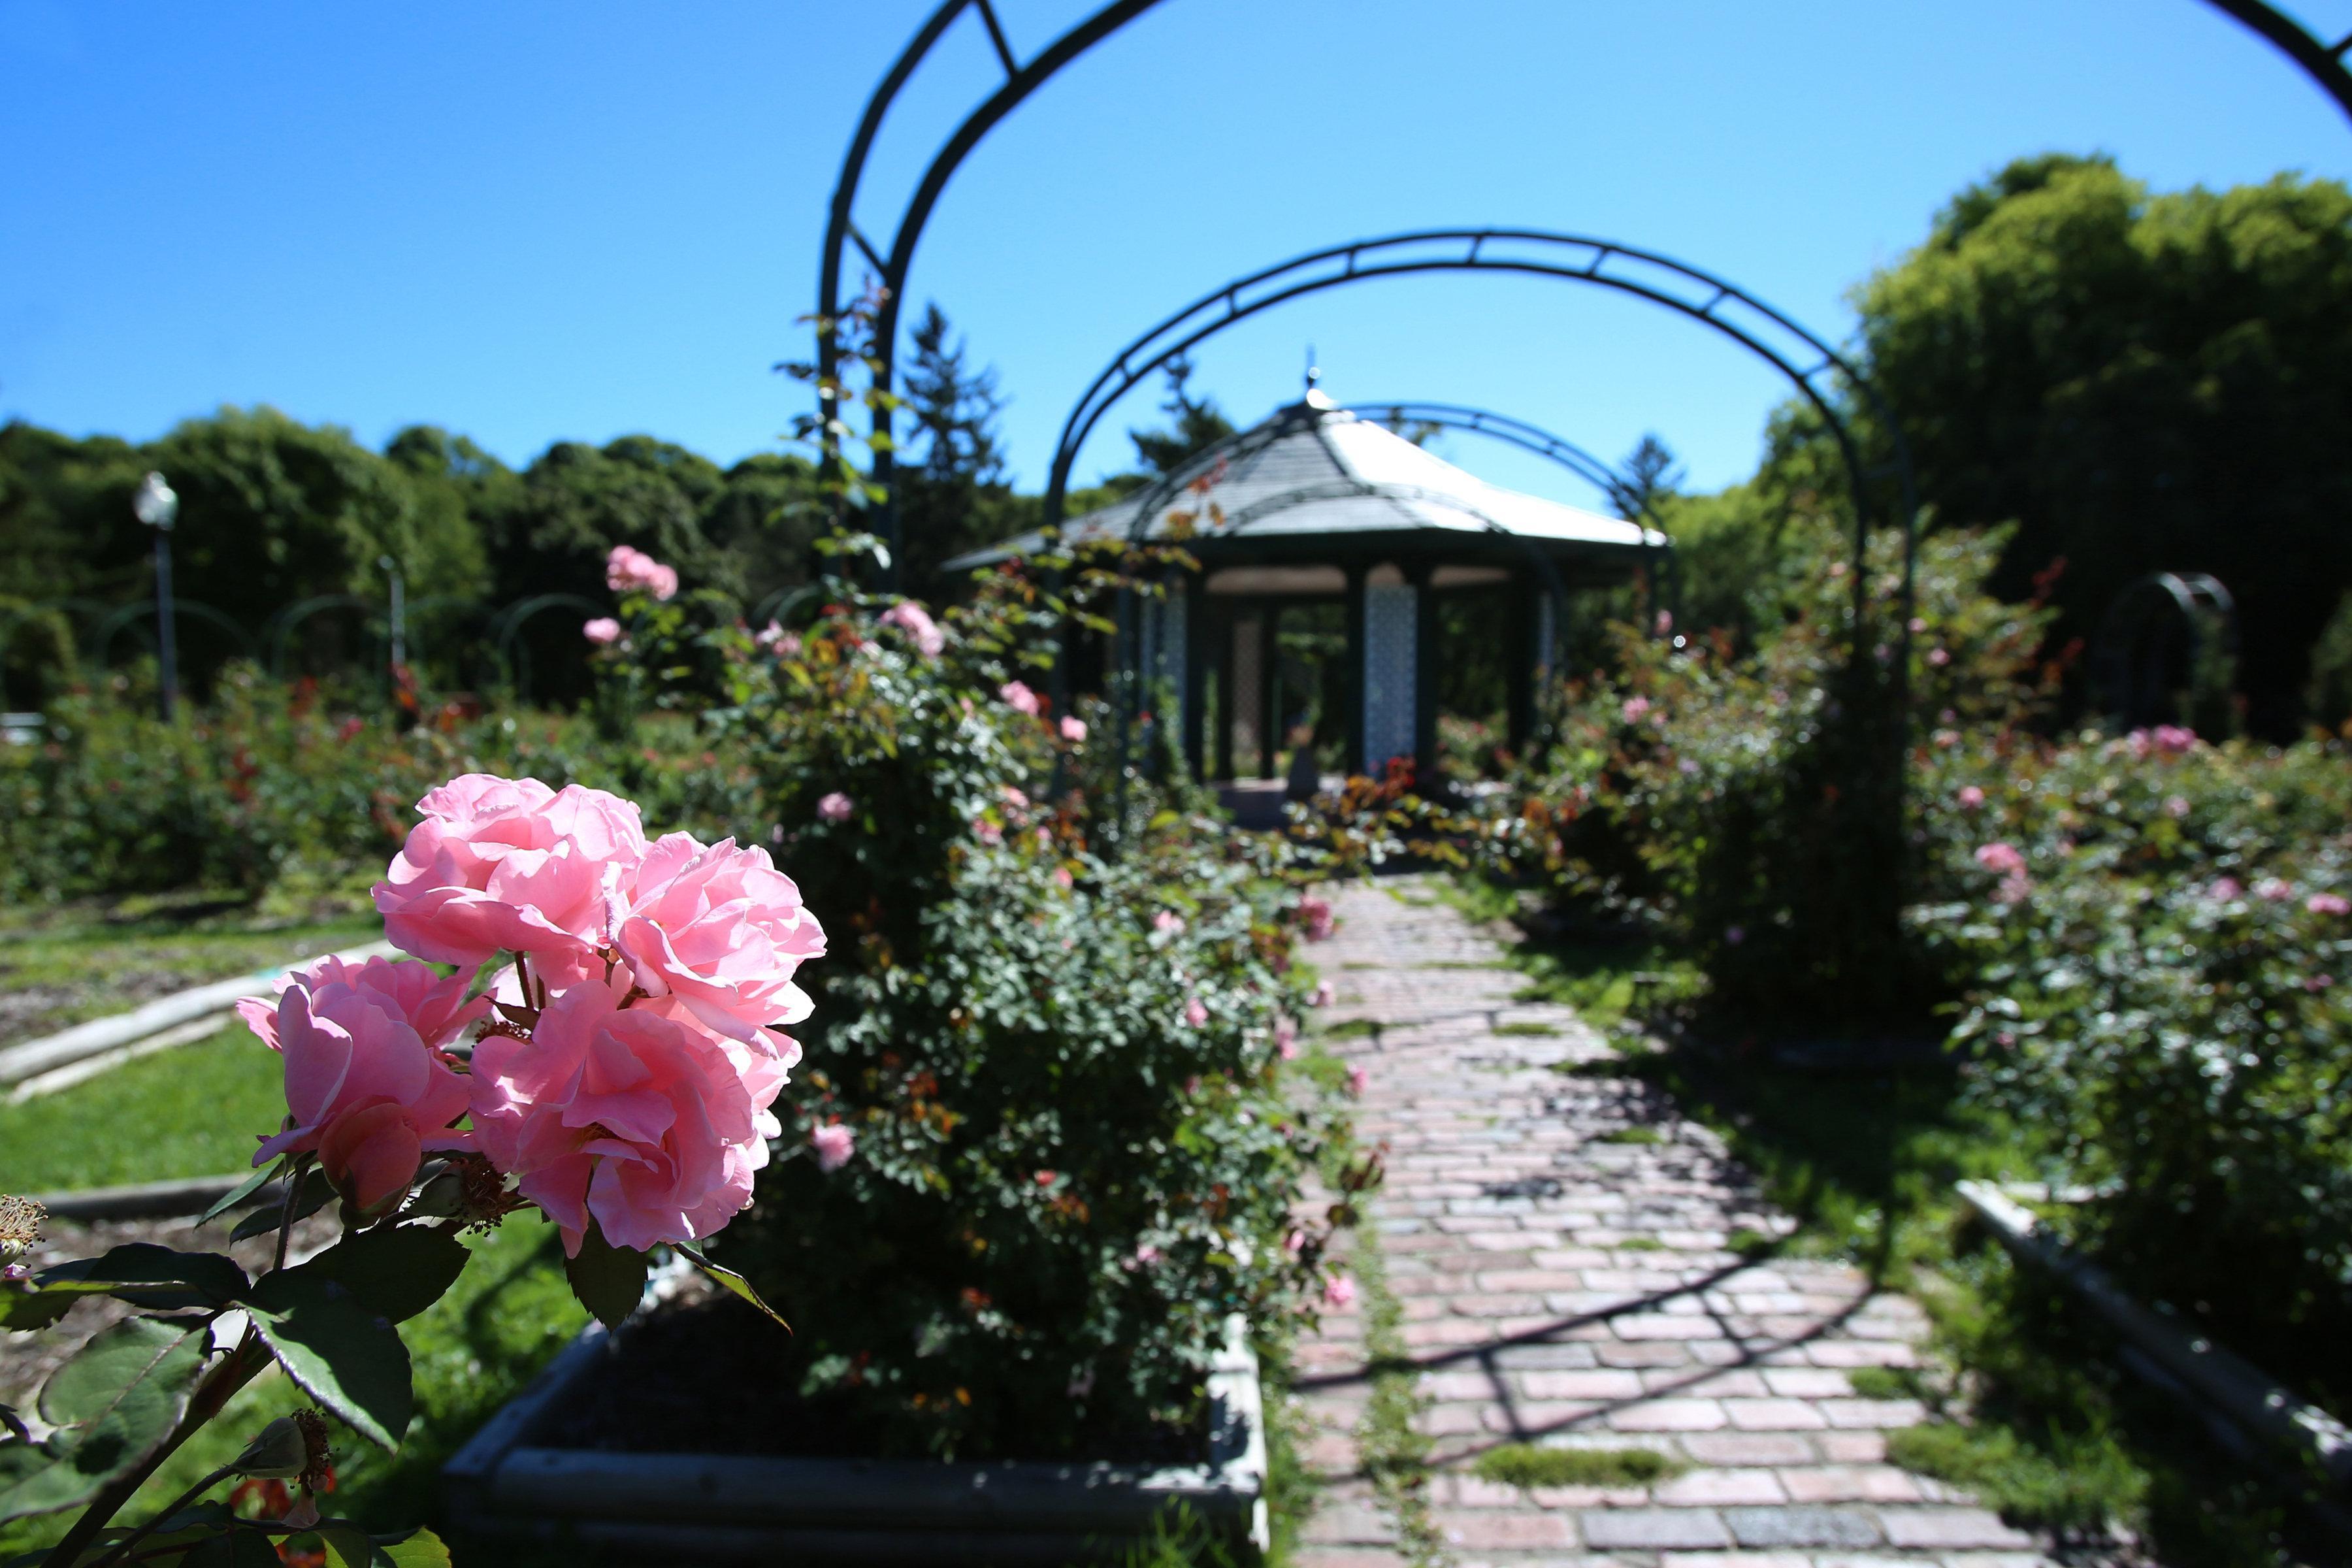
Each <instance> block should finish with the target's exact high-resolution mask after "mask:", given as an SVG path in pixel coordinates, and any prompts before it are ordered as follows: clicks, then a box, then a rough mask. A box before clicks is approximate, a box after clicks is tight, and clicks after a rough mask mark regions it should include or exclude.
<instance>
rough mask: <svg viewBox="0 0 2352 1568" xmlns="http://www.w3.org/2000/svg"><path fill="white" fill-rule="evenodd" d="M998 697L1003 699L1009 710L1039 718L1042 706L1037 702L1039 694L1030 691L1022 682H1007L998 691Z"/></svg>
mask: <svg viewBox="0 0 2352 1568" xmlns="http://www.w3.org/2000/svg"><path fill="white" fill-rule="evenodd" d="M996 695H997V696H998V697H999V698H1001V699H1003V702H1004V705H1005V706H1006V707H1007V708H1010V709H1012V710H1013V711H1014V712H1015V713H1026V714H1028V715H1029V716H1030V717H1031V718H1032V719H1034V718H1035V717H1036V716H1037V710H1038V708H1039V706H1040V704H1039V703H1038V701H1037V694H1036V693H1035V692H1034V691H1032V690H1030V689H1028V688H1027V687H1026V686H1024V685H1023V684H1022V683H1021V682H1019V681H1017V680H1008V681H1006V682H1005V683H1004V684H1003V685H1002V686H1000V687H998V688H997V689H996Z"/></svg>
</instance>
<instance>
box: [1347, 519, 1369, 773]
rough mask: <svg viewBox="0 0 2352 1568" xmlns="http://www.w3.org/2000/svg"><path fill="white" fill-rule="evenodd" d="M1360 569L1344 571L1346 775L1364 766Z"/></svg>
mask: <svg viewBox="0 0 2352 1568" xmlns="http://www.w3.org/2000/svg"><path fill="white" fill-rule="evenodd" d="M1364 575H1365V574H1364V569H1363V568H1362V567H1361V566H1350V567H1349V568H1348V749H1347V751H1346V752H1345V753H1343V754H1344V756H1345V758H1346V761H1347V763H1348V764H1349V771H1350V772H1354V771H1356V770H1357V769H1360V768H1361V767H1363V765H1364V743H1365V742H1364V686H1365V681H1364V660H1365V657H1366V648H1365V642H1364V637H1365V631H1364V592H1365V590H1364Z"/></svg>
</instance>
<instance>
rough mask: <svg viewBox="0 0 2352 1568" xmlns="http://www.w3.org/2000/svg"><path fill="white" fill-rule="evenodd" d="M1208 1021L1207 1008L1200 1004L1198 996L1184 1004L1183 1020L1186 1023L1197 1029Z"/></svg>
mask: <svg viewBox="0 0 2352 1568" xmlns="http://www.w3.org/2000/svg"><path fill="white" fill-rule="evenodd" d="M1208 1021H1209V1009H1208V1008H1207V1007H1206V1006H1205V1005H1202V1001H1201V999H1200V998H1199V997H1198V996H1195V997H1193V998H1192V1000H1191V1001H1189V1002H1187V1003H1185V1004H1184V1022H1185V1023H1186V1024H1187V1025H1189V1026H1192V1028H1195V1029H1197V1028H1199V1027H1200V1026H1202V1025H1203V1024H1205V1023H1207V1022H1208Z"/></svg>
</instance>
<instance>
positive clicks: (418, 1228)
mask: <svg viewBox="0 0 2352 1568" xmlns="http://www.w3.org/2000/svg"><path fill="white" fill-rule="evenodd" d="M472 1256H473V1254H472V1253H470V1252H468V1251H467V1250H466V1244H465V1243H464V1242H462V1241H459V1240H458V1239H457V1236H456V1234H455V1233H454V1232H451V1231H447V1230H444V1229H442V1228H440V1227H439V1226H424V1225H406V1226H399V1227H397V1228H392V1227H385V1228H383V1229H378V1230H364V1231H362V1232H360V1233H359V1234H358V1235H356V1236H349V1237H344V1238H343V1239H342V1240H341V1241H339V1242H337V1243H336V1244H335V1245H334V1246H332V1247H329V1248H327V1250H326V1251H324V1252H322V1253H320V1254H319V1256H318V1257H316V1258H312V1259H310V1262H308V1263H305V1264H303V1265H302V1266H301V1268H302V1270H304V1271H314V1272H317V1273H320V1274H323V1275H325V1276H326V1277H327V1278H328V1279H332V1280H335V1281H337V1282H338V1283H340V1284H341V1285H342V1286H343V1287H344V1288H345V1289H348V1290H350V1291H351V1293H352V1295H354V1296H356V1297H358V1298H359V1300H360V1304H361V1305H362V1306H363V1307H365V1308H367V1309H368V1310H370V1311H372V1312H376V1313H379V1314H381V1315H382V1316H383V1317H387V1318H390V1319H391V1320H392V1321H394V1322H395V1323H404V1322H406V1321H408V1320H409V1319H411V1318H413V1317H415V1316H416V1314H417V1313H419V1312H421V1311H423V1310H425V1308H427V1307H429V1306H431V1305H433V1303H434V1302H436V1301H437V1300H440V1299H441V1297H442V1295H443V1294H444V1293H445V1292H446V1291H447V1290H448V1289H449V1287H450V1286H452V1285H454V1284H456V1283H457V1276H458V1275H460V1274H462V1273H464V1272H465V1269H466V1261H467V1258H471V1257H472ZM287 1272H289V1273H294V1272H296V1270H294V1269H289V1270H287Z"/></svg>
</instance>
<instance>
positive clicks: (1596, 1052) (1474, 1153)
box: [1298, 878, 2040, 1568]
mask: <svg viewBox="0 0 2352 1568" xmlns="http://www.w3.org/2000/svg"><path fill="white" fill-rule="evenodd" d="M1431 899H1432V889H1431V887H1430V885H1429V884H1428V883H1427V882H1426V881H1424V880H1423V879H1412V878H1403V879H1384V880H1383V881H1382V882H1381V883H1380V884H1379V885H1378V886H1377V887H1372V888H1362V887H1356V888H1349V889H1344V890H1342V891H1340V892H1339V895H1338V896H1337V899H1336V900H1335V901H1336V903H1337V906H1338V912H1339V921H1340V924H1339V932H1338V934H1337V935H1336V936H1335V937H1334V938H1333V939H1332V940H1331V941H1329V942H1327V943H1324V944H1323V945H1322V946H1320V947H1319V948H1318V949H1316V950H1315V952H1314V954H1313V956H1314V958H1315V959H1316V961H1317V962H1318V964H1319V965H1320V966H1321V967H1322V969H1323V971H1324V973H1325V974H1326V975H1327V976H1328V977H1329V978H1330V979H1331V980H1332V982H1333V983H1334V984H1335V986H1336V988H1337V990H1338V1002H1337V1004H1336V1005H1335V1006H1334V1007H1333V1008H1331V1009H1330V1011H1329V1013H1328V1015H1327V1016H1326V1020H1325V1021H1326V1022H1327V1023H1328V1024H1332V1025H1345V1024H1346V1023H1347V1022H1348V1021H1349V1020H1362V1021H1365V1022H1368V1023H1376V1024H1378V1025H1380V1026H1381V1028H1380V1030H1379V1032H1378V1034H1377V1035H1376V1036H1373V1035H1360V1036H1352V1037H1339V1038H1335V1039H1333V1040H1331V1041H1330V1042H1329V1044H1330V1046H1331V1048H1333V1049H1334V1050H1335V1051H1337V1052H1338V1053H1339V1054H1340V1055H1341V1056H1343V1057H1344V1058H1347V1059H1348V1060H1349V1062H1350V1063H1351V1064H1356V1065H1360V1066H1362V1067H1363V1068H1365V1069H1366V1070H1367V1072H1368V1073H1369V1075H1370V1078H1369V1086H1368V1088H1367V1089H1366V1090H1365V1093H1364V1097H1363V1104H1362V1109H1361V1111H1360V1115H1359V1117H1358V1127H1357V1131H1358V1135H1359V1137H1360V1141H1361V1142H1363V1143H1364V1144H1366V1145H1367V1146H1370V1145H1371V1144H1374V1143H1378V1142H1386V1143H1387V1144H1388V1146H1389V1159H1388V1172H1389V1173H1388V1179H1387V1182H1386V1184H1385V1185H1384V1187H1383V1188H1382V1189H1381V1193H1380V1194H1379V1195H1378V1197H1377V1199H1376V1201H1375V1202H1374V1203H1373V1205H1371V1212H1372V1215H1373V1217H1374V1218H1375V1219H1376V1220H1377V1224H1378V1232H1379V1242H1380V1246H1381V1252H1382V1256H1383V1258H1384V1260H1385V1272H1386V1276H1387V1281H1388V1289H1389V1291H1390V1292H1391V1294H1392V1295H1393V1297H1394V1299H1395V1300H1396V1303H1397V1306H1398V1307H1400V1308H1401V1309H1402V1323H1401V1324H1399V1325H1397V1329H1398V1331H1400V1332H1401V1335H1402V1350H1403V1353H1404V1355H1405V1356H1407V1357H1408V1358H1409V1361H1410V1364H1411V1366H1412V1367H1413V1368H1417V1369H1418V1373H1417V1376H1416V1378H1415V1379H1414V1386H1413V1389H1412V1392H1413V1393H1415V1394H1417V1395H1418V1398H1417V1400H1416V1401H1415V1403H1416V1404H1417V1405H1418V1414H1417V1415H1415V1417H1414V1425H1415V1427H1416V1429H1417V1430H1418V1432H1419V1433H1421V1434H1422V1435H1423V1437H1424V1438H1425V1439H1426V1440H1427V1442H1428V1445H1429V1447H1430V1450H1431V1459H1432V1463H1433V1466H1434V1467H1435V1469H1434V1474H1433V1477H1432V1479H1430V1481H1429V1483H1428V1484H1427V1486H1426V1487H1425V1488H1424V1489H1422V1491H1421V1494H1420V1495H1421V1496H1422V1497H1423V1499H1425V1508H1424V1507H1416V1505H1414V1504H1413V1503H1412V1501H1411V1500H1405V1501H1403V1502H1402V1503H1400V1501H1399V1500H1398V1498H1397V1496H1396V1495H1395V1494H1394V1492H1393V1490H1391V1495H1389V1496H1387V1497H1383V1496H1382V1495H1381V1492H1380V1491H1379V1489H1376V1488H1375V1487H1374V1486H1373V1485H1372V1483H1371V1481H1370V1479H1367V1477H1366V1476H1365V1474H1364V1467H1363V1455H1362V1453H1361V1452H1360V1439H1362V1438H1365V1437H1367V1436H1370V1437H1371V1438H1372V1439H1374V1440H1375V1441H1377V1440H1378V1439H1379V1436H1380V1430H1381V1428H1380V1427H1379V1426H1378V1424H1377V1423H1372V1424H1370V1425H1368V1424H1367V1421H1366V1410H1367V1406H1368V1405H1369V1404H1370V1403H1371V1399H1372V1394H1371V1391H1372V1387H1373V1379H1372V1378H1371V1377H1370V1375H1368V1371H1367V1366H1366V1363H1367V1359H1368V1358H1367V1352H1366V1348H1365V1329H1366V1318H1365V1314H1364V1307H1365V1306H1366V1304H1367V1302H1366V1301H1361V1300H1360V1301H1359V1303H1358V1304H1357V1306H1356V1307H1355V1308H1354V1309H1352V1310H1349V1311H1346V1312H1331V1313H1327V1315H1326V1317H1325V1320H1324V1324H1323V1330H1322V1332H1321V1333H1320V1335H1319V1336H1318V1337H1317V1338H1315V1339H1312V1340H1310V1341H1309V1342H1307V1343H1306V1344H1304V1345H1303V1346H1302V1347H1301V1352H1300V1358H1299V1376H1300V1380H1301V1383H1302V1385H1303V1394H1302V1397H1303V1398H1304V1400H1305V1403H1306V1405H1307V1411H1308V1414H1309V1415H1310V1417H1311V1420H1312V1425H1313V1428H1314V1431H1315V1433H1316V1436H1314V1438H1313V1440H1312V1442H1311V1444H1310V1447H1309V1460H1310V1463H1311V1465H1312V1467H1313V1468H1315V1469H1316V1471H1317V1472H1318V1475H1319V1476H1320V1477H1321V1478H1322V1479H1323V1484H1324V1491H1323V1500H1322V1504H1321V1506H1320V1507H1319V1508H1318V1510H1317V1512H1316V1513H1315V1515H1314V1517H1313V1519H1312V1520H1311V1521H1309V1523H1308V1525H1307V1530H1306V1543H1307V1544H1306V1547H1305V1550H1304V1551H1302V1552H1301V1553H1300V1554H1299V1558H1298V1563H1299V1568H1389V1565H1392V1564H1398V1563H1409V1562H1414V1561H1420V1562H1432V1561H1436V1562H1451V1563H1456V1564H1459V1565H1461V1568H1471V1565H1473V1564H1480V1563H1493V1564H1497V1565H1500V1564H1533V1563H1578V1564H1597V1563H1626V1564H1629V1565H1630V1564H1659V1565H1661V1568H1677V1565H1678V1568H1864V1565H1866V1564H1870V1563H1885V1564H1887V1565H1888V1568H1893V1565H1894V1564H1895V1563H1913V1564H1917V1563H1938V1564H1940V1565H1942V1568H2032V1564H2034V1563H2037V1562H2039V1561H2040V1558H2039V1556H2038V1552H2039V1547H2038V1543H2037V1542H2035V1541H2033V1540H2032V1538H2031V1537H2029V1536H2026V1535H2024V1534H2021V1533H2020V1532H2019V1531H2013V1530H2011V1529H2009V1528H2008V1527H2007V1526H2005V1525H2003V1524H2002V1523H2001V1522H2000V1520H1999V1519H1998V1518H1996V1517H1995V1516H1994V1515H1993V1514H1991V1513H1990V1512H1988V1511H1987V1510H1983V1509H1981V1508H1978V1507H1975V1506H1973V1505H1972V1504H1971V1503H1970V1502H1969V1500H1968V1499H1967V1498H1966V1497H1965V1496H1964V1495H1962V1494H1960V1493H1958V1492H1956V1491H1954V1490H1952V1489H1949V1488H1947V1487H1943V1486H1941V1485H1939V1484H1938V1483H1937V1482H1935V1481H1932V1480H1928V1479H1923V1478H1920V1477H1916V1476H1914V1475H1912V1474H1910V1473H1909V1472H1907V1471H1905V1470H1902V1469H1899V1468H1895V1467H1894V1466H1892V1465H1890V1464H1888V1463H1886V1461H1885V1433H1886V1432H1887V1431H1888V1430H1889V1429H1892V1428H1895V1427H1900V1426H1909V1425H1911V1424H1913V1423H1916V1422H1917V1421H1919V1420H1920V1419H1922V1415H1923V1413H1922V1411H1921V1409H1920V1407H1919V1405H1917V1404H1916V1402H1913V1401H1910V1400H1906V1399H1867V1398H1862V1397H1859V1396H1858V1395H1857V1394H1856V1393H1855V1391H1854V1389H1853V1385H1852V1384H1851V1383H1850V1382H1849V1381H1848V1373H1850V1372H1851V1371H1852V1370H1853V1369H1854V1368H1858V1367H1878V1366H1888V1367H1900V1366H1906V1365H1910V1364H1912V1363H1913V1362H1914V1358H1915V1351H1914V1348H1913V1347H1914V1344H1915V1342H1916V1341H1917V1340H1918V1339H1919V1338H1920V1337H1921V1336H1922V1334H1923V1333H1924V1332H1925V1330H1926V1323H1925V1321H1924V1319H1923V1317H1922V1315H1921V1313H1920V1311H1919V1310H1918V1308H1917V1307H1916V1306H1915V1305H1914V1304H1913V1303H1912V1302H1910V1301H1909V1300H1905V1299H1904V1298H1902V1297H1899V1296H1893V1295H1887V1294H1880V1293H1874V1292H1873V1291H1872V1290H1871V1289H1870V1287H1869V1286H1868V1284H1867V1283H1866V1282H1865V1281H1864V1279H1863V1277H1862V1276H1861V1275H1860V1274H1859V1273H1858V1272H1857V1271H1855V1270H1854V1269H1853V1268H1847V1267H1844V1266H1843V1265H1840V1264H1836V1263H1831V1262H1820V1261H1803V1260H1793V1259H1777V1260H1768V1261H1763V1262H1755V1263H1751V1262H1748V1260H1747V1259H1746V1258H1743V1257H1742V1255H1741V1254H1740V1253H1738V1252H1735V1251H1732V1250H1730V1249H1729V1247H1727V1242H1729V1241H1730V1240H1731V1238H1732V1237H1734V1236H1735V1234H1736V1233H1738V1232H1739V1231H1741V1230H1748V1231H1752V1232H1756V1233H1760V1234H1763V1235H1768V1236H1769V1235H1773V1234H1777V1233H1780V1232H1783V1231H1786V1230H1787V1229H1788V1228H1789V1224H1790V1222H1789V1221H1787V1220H1786V1219H1785V1218H1783V1217H1782V1216H1780V1215H1777V1214H1775V1213H1774V1212H1773V1211H1772V1210H1771V1209H1770V1207H1769V1205H1767V1204H1766V1203H1765V1202H1764V1201H1763V1200H1762V1199H1761V1198H1760V1197H1759V1195H1758V1194H1757V1193H1756V1192H1755V1190H1754V1189H1753V1187H1752V1186H1751V1184H1749V1183H1748V1180H1747V1178H1746V1177H1745V1176H1744V1174H1743V1173H1741V1172H1740V1171H1739V1169H1738V1167H1737V1166H1735V1165H1733V1164H1732V1163H1730V1162H1729V1160H1728V1159H1727V1156H1726V1154H1725V1152H1724V1149H1723V1146H1722V1144H1721V1142H1720V1141H1718V1140H1717V1138H1716V1137H1715V1136H1714V1135H1713V1134H1711V1133H1709V1132H1708V1131H1706V1130H1705V1129H1703V1128H1701V1127H1699V1126H1698V1125H1696V1123H1694V1122H1691V1121H1685V1120H1683V1119H1682V1118H1681V1117H1679V1116H1678V1115H1676V1114H1675V1110H1674V1108H1673V1106H1672V1105H1671V1104H1670V1103H1668V1102H1666V1101H1664V1100H1663V1099H1661V1098H1659V1097H1658V1096H1657V1095H1656V1094H1655V1092H1654V1090H1651V1089H1647V1088H1646V1087H1644V1086H1643V1085H1640V1084H1638V1083H1633V1082H1628V1081H1625V1080H1621V1079H1608V1078H1603V1077H1579V1076H1570V1075H1568V1074H1565V1073H1562V1072H1560V1071H1559V1070H1557V1069H1558V1068H1559V1067H1560V1066H1561V1065H1562V1064H1567V1063H1573V1062H1577V1061H1583V1060H1589V1059H1593V1058H1602V1057H1605V1056H1607V1055H1609V1050H1608V1047H1607V1046H1606V1045H1605V1043H1604V1042H1603V1041H1602V1040H1601V1037H1600V1036H1599V1035H1598V1034H1596V1033H1595V1032H1594V1031H1593V1030H1592V1028H1591V1026H1588V1025H1586V1024H1584V1023H1582V1022H1581V1021H1580V1019H1578V1017H1577V1016H1575V1014H1573V1013H1572V1012H1570V1011H1569V1010H1567V1009H1565V1008H1561V1007H1557V1006H1549V1005H1520V1004H1516V1003H1514V1002H1513V1001H1512V1000H1511V995H1512V993H1513V992H1514V991H1516V990H1517V988H1518V986H1519V984H1520V981H1519V979H1518V978H1517V975H1516V974H1514V973H1512V972H1511V971H1509V970H1507V969H1506V968H1503V967H1502V966H1501V959H1502V949H1501V947H1500V945H1499V944H1498V943H1497V942H1496V941H1495V940H1493V939H1492V938H1491V937H1489V936H1487V935H1486V934H1484V933H1482V932H1480V931H1476V930H1475V929H1474V928H1473V927H1472V926H1471V925H1470V924H1469V922H1468V921H1466V920H1465V919H1464V918H1463V917H1462V916H1461V915H1460V914H1459V913H1457V912H1456V911H1454V910H1452V909H1450V908H1448V907H1446V906H1444V905H1443V904H1438V903H1435V902H1433V901H1431ZM1612 1135H1614V1139H1615V1140H1616V1141H1612ZM1505 1443H1537V1444H1542V1445H1546V1446H1550V1447H1601V1448H1624V1447H1636V1446H1638V1447H1653V1448H1656V1449H1659V1450H1662V1451H1664V1453H1666V1454H1668V1455H1670V1456H1672V1457H1673V1458H1675V1459H1676V1460H1677V1461H1679V1462H1680V1463H1681V1464H1682V1465H1683V1466H1685V1467H1686V1468H1683V1469H1681V1471H1680V1473H1679V1474H1676V1475H1674V1476H1672V1477H1671V1478H1670V1479H1664V1480H1663V1481H1661V1482H1660V1483H1658V1484H1656V1485H1654V1486H1625V1487H1610V1488H1606V1489H1602V1488H1597V1487H1564V1488H1556V1489H1555V1488H1542V1489H1535V1490H1533V1491H1523V1490H1521V1489H1517V1488H1516V1487H1509V1486H1499V1485H1495V1484H1492V1483H1489V1482H1486V1481H1483V1480H1480V1479H1477V1478H1476V1477H1475V1475H1473V1474H1471V1473H1470V1466H1471V1464H1472V1463H1473V1462H1474V1461H1475V1458H1476V1457H1477V1456H1478V1455H1479V1454H1480V1453H1481V1452H1483V1451H1485V1450H1486V1449H1488V1448H1491V1447H1496V1446H1498V1445H1501V1444H1505Z"/></svg>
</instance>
